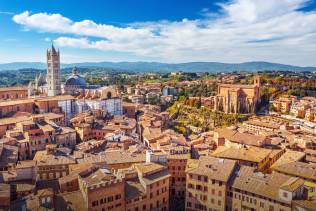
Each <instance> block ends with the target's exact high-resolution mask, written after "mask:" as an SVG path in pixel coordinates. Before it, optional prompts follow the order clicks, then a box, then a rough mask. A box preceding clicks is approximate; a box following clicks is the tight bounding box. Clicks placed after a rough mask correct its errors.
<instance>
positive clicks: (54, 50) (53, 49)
mask: <svg viewBox="0 0 316 211" xmlns="http://www.w3.org/2000/svg"><path fill="white" fill-rule="evenodd" d="M52 52H53V53H54V54H55V53H57V52H56V49H55V47H54V41H53V40H52Z"/></svg>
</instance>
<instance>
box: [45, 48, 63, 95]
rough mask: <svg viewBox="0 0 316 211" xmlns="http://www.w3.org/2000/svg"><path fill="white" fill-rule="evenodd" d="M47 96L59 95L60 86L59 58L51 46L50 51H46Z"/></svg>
mask: <svg viewBox="0 0 316 211" xmlns="http://www.w3.org/2000/svg"><path fill="white" fill-rule="evenodd" d="M46 80H47V95H48V96H56V95H60V94H61V85H60V57H59V50H58V51H56V49H55V47H54V45H53V44H52V47H51V49H47V78H46Z"/></svg>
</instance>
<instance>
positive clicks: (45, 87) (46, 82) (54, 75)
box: [28, 44, 61, 97]
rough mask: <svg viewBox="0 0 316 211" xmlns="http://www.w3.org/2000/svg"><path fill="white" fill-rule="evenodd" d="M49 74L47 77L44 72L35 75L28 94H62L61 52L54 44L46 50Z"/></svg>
mask: <svg viewBox="0 0 316 211" xmlns="http://www.w3.org/2000/svg"><path fill="white" fill-rule="evenodd" d="M46 61H47V75H46V78H44V77H43V76H42V74H40V75H38V76H36V77H35V80H34V82H32V81H31V82H30V83H29V86H28V95H29V97H31V96H36V95H47V96H57V95H60V94H61V82H60V54H59V50H58V51H56V49H55V47H54V45H53V44H52V47H51V48H50V49H47V52H46Z"/></svg>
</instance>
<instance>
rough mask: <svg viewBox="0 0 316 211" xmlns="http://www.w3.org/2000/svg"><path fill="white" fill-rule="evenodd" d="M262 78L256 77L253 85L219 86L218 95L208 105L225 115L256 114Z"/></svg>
mask: <svg viewBox="0 0 316 211" xmlns="http://www.w3.org/2000/svg"><path fill="white" fill-rule="evenodd" d="M260 83H261V80H260V76H255V77H254V83H253V84H252V85H243V84H219V85H218V90H217V95H216V96H211V97H210V99H209V102H208V104H209V105H210V106H211V107H212V108H213V110H214V111H221V112H225V113H240V114H248V113H254V112H255V111H256V110H257V109H258V104H259V103H260V101H261V100H260V99H261V98H260Z"/></svg>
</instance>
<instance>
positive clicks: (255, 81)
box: [253, 75, 261, 87]
mask: <svg viewBox="0 0 316 211" xmlns="http://www.w3.org/2000/svg"><path fill="white" fill-rule="evenodd" d="M253 84H254V85H255V86H257V87H260V86H261V77H260V75H255V76H254V77H253Z"/></svg>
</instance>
